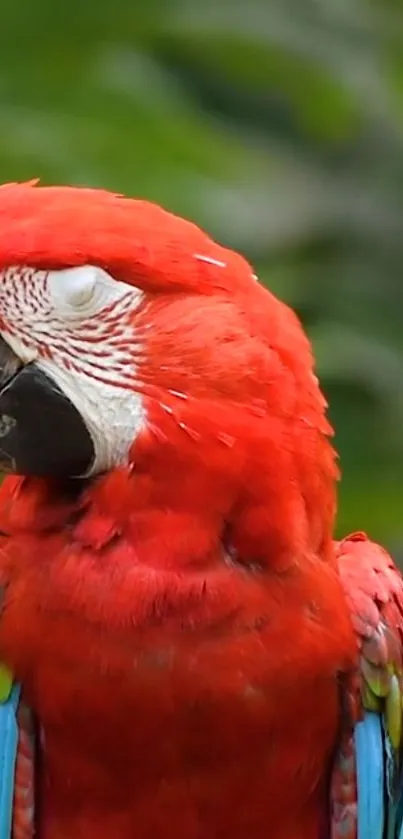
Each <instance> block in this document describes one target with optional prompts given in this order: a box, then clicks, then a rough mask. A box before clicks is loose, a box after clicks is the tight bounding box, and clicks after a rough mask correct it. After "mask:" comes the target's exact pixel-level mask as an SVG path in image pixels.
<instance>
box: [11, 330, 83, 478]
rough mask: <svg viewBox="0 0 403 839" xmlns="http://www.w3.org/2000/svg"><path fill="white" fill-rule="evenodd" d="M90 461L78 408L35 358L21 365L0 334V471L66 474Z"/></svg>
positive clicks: (75, 472) (71, 474) (73, 473)
mask: <svg viewBox="0 0 403 839" xmlns="http://www.w3.org/2000/svg"><path fill="white" fill-rule="evenodd" d="M93 460H94V444H93V441H92V438H91V436H90V433H89V431H88V429H87V427H86V425H85V422H84V419H83V417H82V416H81V414H80V413H79V411H78V410H77V408H76V407H75V406H74V405H73V404H72V402H71V401H70V400H69V399H68V398H67V396H66V395H65V394H64V393H63V391H62V390H61V389H60V388H59V387H58V385H57V384H56V382H54V381H53V379H52V378H51V377H50V376H48V375H47V373H45V372H44V371H43V370H41V369H40V366H38V363H37V362H31V363H30V364H27V365H25V366H24V364H23V363H22V362H21V360H20V359H19V358H18V356H17V355H16V354H15V353H14V351H13V350H12V349H11V347H9V346H8V344H7V342H6V341H4V339H3V338H2V337H0V470H2V471H5V472H16V473H18V474H20V475H36V476H38V477H66V478H67V477H69V478H71V477H76V476H80V475H84V474H86V473H87V472H88V471H89V469H90V467H91V464H92V462H93Z"/></svg>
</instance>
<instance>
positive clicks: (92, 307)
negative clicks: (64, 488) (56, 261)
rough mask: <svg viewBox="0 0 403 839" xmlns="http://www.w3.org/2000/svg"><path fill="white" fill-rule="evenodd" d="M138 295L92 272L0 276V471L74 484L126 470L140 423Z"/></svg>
mask: <svg viewBox="0 0 403 839" xmlns="http://www.w3.org/2000/svg"><path fill="white" fill-rule="evenodd" d="M142 299H143V293H142V292H140V291H139V290H138V289H137V288H134V287H133V286H129V285H127V284H126V283H122V282H118V281H117V280H115V279H114V278H113V277H111V276H110V275H109V274H107V273H106V272H105V271H103V270H102V269H100V268H97V267H95V266H91V265H89V266H82V267H79V268H70V269H65V270H61V271H38V270H35V269H33V268H9V269H6V270H5V271H3V272H2V273H1V274H0V467H1V468H6V469H9V470H10V469H11V470H13V471H17V472H19V473H21V474H31V475H32V474H33V475H44V476H50V475H53V476H62V477H77V476H87V475H90V474H96V473H98V472H101V471H103V470H106V469H108V468H111V467H112V466H115V465H118V464H121V463H124V462H125V461H127V456H128V451H129V447H130V445H131V443H132V442H133V439H134V438H135V435H136V433H137V432H138V430H139V428H140V427H141V425H142V423H143V420H144V411H143V404H142V400H141V397H140V395H139V393H138V390H136V381H137V379H136V369H137V361H138V356H139V350H140V346H139V342H138V336H137V333H136V330H135V325H134V322H135V314H136V312H137V310H138V309H139V307H140V305H141V303H142Z"/></svg>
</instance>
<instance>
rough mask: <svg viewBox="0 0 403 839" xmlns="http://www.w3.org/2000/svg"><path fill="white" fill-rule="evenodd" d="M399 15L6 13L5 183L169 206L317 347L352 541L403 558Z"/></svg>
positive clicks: (284, 1)
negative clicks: (270, 294)
mask: <svg viewBox="0 0 403 839" xmlns="http://www.w3.org/2000/svg"><path fill="white" fill-rule="evenodd" d="M402 96H403V7H402V5H401V1H400V0H378V2H377V0H372V2H371V0H242V2H240V0H147V2H145V0H113V2H111V0H83V2H76V0H73V2H68V3H63V4H59V3H57V2H56V3H55V2H54V0H36V2H35V3H32V0H3V3H2V6H1V10H0V180H2V181H5V180H19V179H25V178H31V177H33V176H40V178H41V180H43V182H45V183H46V182H48V183H49V182H53V183H54V182H64V183H76V184H89V185H99V186H105V187H109V188H112V189H115V190H119V191H124V192H126V193H129V194H133V195H138V196H143V197H148V198H151V199H153V200H157V201H159V202H160V203H162V204H164V205H165V206H166V207H168V208H170V209H172V210H174V211H176V212H178V213H180V214H182V215H186V216H189V217H191V218H193V219H194V220H196V221H197V222H199V223H200V224H201V225H202V226H204V227H205V228H207V229H208V230H209V231H210V232H211V233H212V234H213V235H214V236H215V237H216V238H218V239H220V240H221V241H223V242H224V243H226V244H229V245H230V246H234V247H236V248H238V249H240V250H241V251H243V252H244V253H245V254H246V255H247V256H248V258H249V259H250V260H251V261H252V262H253V263H254V265H255V266H256V269H257V271H258V273H259V276H260V277H261V279H262V281H263V282H265V283H266V284H267V285H269V286H270V287H271V288H273V289H274V290H275V291H276V292H278V293H279V294H280V295H281V296H282V297H283V298H285V299H286V300H287V301H288V302H290V303H291V304H292V305H293V306H294V307H295V308H296V309H297V311H298V312H299V314H300V316H301V317H302V318H303V320H304V322H305V324H306V326H307V328H308V330H309V332H310V335H311V336H312V339H313V341H314V345H315V349H316V353H317V359H318V367H319V372H320V375H321V377H322V382H323V385H324V389H325V391H326V394H327V396H328V398H329V400H330V403H331V418H332V420H333V422H334V424H335V425H336V428H337V446H338V449H339V451H340V453H341V464H342V469H343V473H344V477H343V481H342V485H341V495H340V514H339V524H338V526H339V530H340V531H346V530H349V529H353V528H357V527H359V528H365V529H367V530H368V531H369V532H370V533H371V535H373V536H374V537H375V538H378V539H382V540H384V541H385V542H386V543H387V544H388V545H389V546H390V547H392V549H394V550H395V552H396V554H397V556H399V555H400V557H401V559H402V560H403V469H402V467H403V434H402V419H403V372H402V370H403V329H402V315H403V283H402V261H403V99H402Z"/></svg>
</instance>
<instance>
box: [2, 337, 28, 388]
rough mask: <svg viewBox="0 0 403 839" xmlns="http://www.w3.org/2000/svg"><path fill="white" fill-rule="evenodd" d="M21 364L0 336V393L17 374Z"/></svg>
mask: <svg viewBox="0 0 403 839" xmlns="http://www.w3.org/2000/svg"><path fill="white" fill-rule="evenodd" d="M23 366H24V365H23V363H22V361H21V359H20V358H18V355H16V354H15V352H14V351H13V350H12V349H11V347H9V345H8V344H7V343H6V341H5V340H4V338H2V337H1V336H0V392H1V391H2V389H3V387H5V386H6V385H7V384H9V382H10V381H11V379H13V378H14V376H16V375H17V373H19V371H20V370H21V368H22V367H23Z"/></svg>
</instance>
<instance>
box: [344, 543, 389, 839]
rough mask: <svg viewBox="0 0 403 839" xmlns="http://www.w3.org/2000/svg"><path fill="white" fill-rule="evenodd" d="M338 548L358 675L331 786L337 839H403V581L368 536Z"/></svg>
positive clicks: (383, 551) (382, 551) (385, 555)
mask: <svg viewBox="0 0 403 839" xmlns="http://www.w3.org/2000/svg"><path fill="white" fill-rule="evenodd" d="M335 547H336V554H337V557H338V564H339V570H340V575H341V579H342V583H343V587H344V590H345V593H346V597H347V600H348V602H349V605H350V608H351V615H352V619H353V624H354V628H355V631H356V634H357V640H358V646H359V651H360V674H359V681H358V683H357V686H356V691H354V690H353V691H352V692H350V700H351V703H352V705H353V707H355V714H356V722H355V726H354V730H353V728H352V727H350V729H349V730H348V731H346V733H345V734H343V735H342V740H341V747H340V751H339V755H338V758H337V761H336V766H335V772H334V778H333V783H332V798H333V802H332V803H333V808H332V818H333V825H332V837H333V839H339V837H341V836H343V837H344V839H355V837H356V836H357V837H358V839H403V827H402V821H403V775H402V771H401V768H402V763H403V748H402V744H403V741H402V701H403V578H402V576H401V574H400V572H399V571H398V569H397V568H396V566H395V564H394V563H393V561H392V559H391V557H390V556H389V555H388V554H387V553H386V551H385V550H384V549H383V548H381V547H380V546H379V545H377V544H375V543H374V542H371V541H370V540H369V539H368V538H367V537H366V535H365V534H364V533H355V534H353V535H352V536H349V537H348V538H347V539H344V540H343V541H342V542H338V543H336V545H335ZM350 719H351V717H350ZM357 720H358V721H357ZM343 830H344V832H343Z"/></svg>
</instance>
